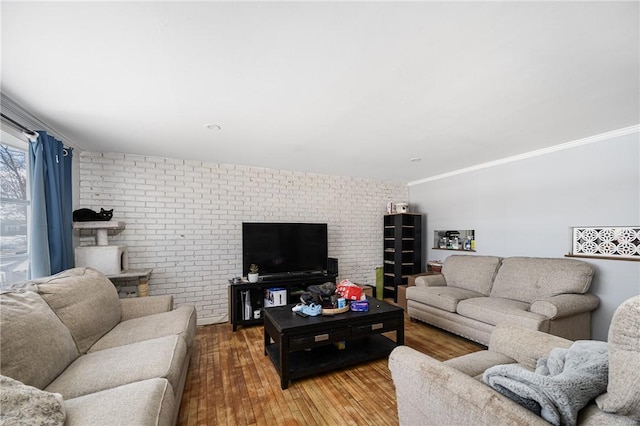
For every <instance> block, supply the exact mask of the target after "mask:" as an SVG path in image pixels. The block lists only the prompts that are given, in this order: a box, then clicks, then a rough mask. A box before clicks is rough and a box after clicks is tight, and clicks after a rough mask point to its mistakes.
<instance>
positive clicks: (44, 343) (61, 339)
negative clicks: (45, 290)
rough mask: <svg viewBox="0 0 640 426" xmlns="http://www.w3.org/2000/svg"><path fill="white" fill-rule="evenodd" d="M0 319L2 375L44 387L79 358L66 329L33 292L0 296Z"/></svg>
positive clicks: (0, 370) (0, 369) (0, 368)
mask: <svg viewBox="0 0 640 426" xmlns="http://www.w3.org/2000/svg"><path fill="white" fill-rule="evenodd" d="M0 318H1V319H0V348H1V349H2V356H0V372H2V374H3V375H5V376H9V377H12V378H13V379H15V380H18V381H20V382H22V383H24V384H26V385H30V386H35V387H37V388H39V389H43V388H44V387H45V386H47V385H48V384H49V383H51V381H52V380H53V379H55V378H56V377H57V376H58V375H59V374H60V373H61V372H62V371H63V370H64V369H65V368H67V366H68V365H69V364H71V362H73V360H74V359H76V358H77V357H78V349H77V348H76V345H75V343H74V341H73V337H71V332H70V331H69V329H68V328H67V327H65V326H64V324H63V323H62V322H61V321H60V319H59V318H58V317H57V316H56V315H55V314H54V313H53V311H52V310H51V308H50V307H49V305H47V303H46V302H45V301H44V300H42V298H41V297H40V296H39V295H38V294H36V293H34V292H32V291H26V292H14V293H4V294H2V295H0Z"/></svg>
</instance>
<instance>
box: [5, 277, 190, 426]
mask: <svg viewBox="0 0 640 426" xmlns="http://www.w3.org/2000/svg"><path fill="white" fill-rule="evenodd" d="M0 308H1V309H0V314H1V323H0V327H1V330H2V333H1V335H0V339H1V342H0V344H1V346H0V351H1V352H0V355H1V357H0V374H1V375H2V376H1V377H0V378H1V381H0V390H1V392H0V395H1V399H0V403H1V407H0V412H1V414H0V416H1V420H2V424H25V422H26V421H27V420H28V421H29V422H31V423H29V424H47V425H50V424H51V425H53V424H65V425H124V424H127V425H134V424H135V425H173V424H175V423H176V421H177V416H178V411H179V408H180V400H181V396H182V391H183V388H184V383H185V380H186V374H187V368H188V366H189V359H190V356H191V348H192V345H193V341H194V336H195V328H196V313H195V309H194V307H193V306H180V307H178V308H177V309H172V308H173V299H172V297H171V296H151V297H144V298H132V299H119V298H118V294H117V292H116V289H115V287H114V286H113V284H112V283H111V281H109V279H107V278H106V277H105V276H104V275H103V274H102V273H100V272H98V271H96V270H93V269H90V268H75V269H70V270H68V271H64V272H62V273H60V274H57V275H54V276H51V277H47V278H43V279H39V280H35V281H32V282H30V283H28V286H26V287H25V288H24V289H22V290H14V291H9V292H6V293H3V294H2V295H1V296H0Z"/></svg>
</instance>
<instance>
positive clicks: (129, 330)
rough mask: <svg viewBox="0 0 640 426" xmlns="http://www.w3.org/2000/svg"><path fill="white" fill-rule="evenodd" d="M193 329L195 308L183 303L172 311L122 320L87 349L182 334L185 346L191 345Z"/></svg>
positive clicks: (111, 346)
mask: <svg viewBox="0 0 640 426" xmlns="http://www.w3.org/2000/svg"><path fill="white" fill-rule="evenodd" d="M195 331H196V311H195V308H194V307H193V306H191V305H183V306H179V307H178V308H177V309H175V310H173V311H169V312H162V313H159V314H154V315H148V316H145V317H140V318H134V319H130V320H127V321H122V322H121V323H120V324H118V325H116V326H115V327H114V328H113V330H111V331H109V332H108V333H107V334H105V335H104V336H102V338H101V339H100V340H98V341H97V342H96V344H95V345H93V346H92V347H91V348H90V349H89V352H96V351H101V350H104V349H108V348H113V347H116V346H122V345H128V344H131V343H136V342H141V341H144V340H150V339H155V338H158V337H164V336H172V335H179V336H182V337H183V338H184V340H185V342H186V343H187V347H191V345H192V344H193V340H194V338H195Z"/></svg>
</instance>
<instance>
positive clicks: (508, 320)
mask: <svg viewBox="0 0 640 426" xmlns="http://www.w3.org/2000/svg"><path fill="white" fill-rule="evenodd" d="M528 308H529V304H528V303H524V302H519V301H517V300H511V299H503V298H501V297H476V298H474V299H466V300H461V301H460V302H459V303H458V309H457V311H458V313H459V314H460V315H462V316H465V317H467V318H471V319H474V320H477V321H482V322H485V323H487V324H491V325H498V324H508V325H514V326H520V327H524V328H533V329H534V330H540V331H547V330H546V329H547V327H548V325H549V322H548V320H547V318H546V317H544V316H542V315H539V314H534V313H533V312H529V311H528Z"/></svg>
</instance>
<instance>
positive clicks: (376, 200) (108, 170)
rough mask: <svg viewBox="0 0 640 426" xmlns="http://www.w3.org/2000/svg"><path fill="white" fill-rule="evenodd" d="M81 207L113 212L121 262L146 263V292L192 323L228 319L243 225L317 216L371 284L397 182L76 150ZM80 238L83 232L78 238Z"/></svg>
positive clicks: (352, 273) (350, 268) (334, 251)
mask: <svg viewBox="0 0 640 426" xmlns="http://www.w3.org/2000/svg"><path fill="white" fill-rule="evenodd" d="M79 186H80V196H79V200H80V205H79V207H87V208H92V209H94V210H99V209H100V207H103V208H105V209H111V208H113V209H114V220H123V221H125V222H126V229H125V230H124V231H122V232H120V233H119V234H116V235H113V236H110V238H109V244H126V245H127V246H128V247H129V267H130V268H132V269H134V268H153V273H152V275H151V280H150V286H149V287H150V294H152V295H154V294H172V295H173V296H174V300H175V302H176V304H177V305H179V304H182V303H192V304H194V305H195V306H196V308H197V310H198V323H199V324H207V323H215V322H224V321H227V320H228V312H227V310H228V308H227V303H228V302H227V287H228V281H227V280H228V279H229V278H231V277H233V276H237V275H241V274H242V275H244V274H243V273H242V272H243V271H241V269H242V226H241V224H242V222H243V221H246V222H258V221H264V222H323V223H327V224H328V234H329V256H330V257H337V258H338V259H339V266H340V276H339V279H341V278H349V279H351V280H352V281H357V282H365V283H371V284H373V283H375V267H376V266H380V265H381V264H382V216H383V214H384V212H385V209H386V204H387V202H388V201H390V200H392V201H394V202H399V201H406V200H408V188H407V186H406V185H404V184H390V183H384V182H379V181H371V180H366V179H358V178H351V177H341V176H330V175H322V174H314V173H303V172H291V171H285V170H274V169H265V168H258V167H247V166H238V165H231V164H217V163H203V162H199V161H184V160H176V159H169V158H159V157H146V156H139V155H129V154H111V153H108V154H107V153H90V152H82V153H81V154H80V185H79ZM80 242H81V244H86V243H88V238H86V237H83V238H81V239H80Z"/></svg>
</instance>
